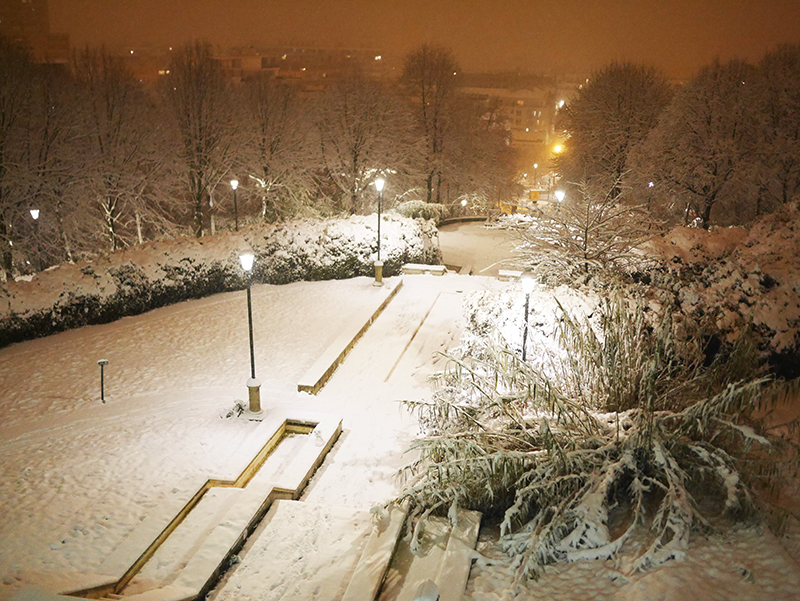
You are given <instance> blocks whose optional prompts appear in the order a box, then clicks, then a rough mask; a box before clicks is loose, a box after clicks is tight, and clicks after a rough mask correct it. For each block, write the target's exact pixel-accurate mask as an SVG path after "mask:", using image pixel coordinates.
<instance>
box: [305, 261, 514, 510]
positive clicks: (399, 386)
mask: <svg viewBox="0 0 800 601" xmlns="http://www.w3.org/2000/svg"><path fill="white" fill-rule="evenodd" d="M498 285H502V284H499V283H497V282H496V281H495V280H491V279H488V278H468V277H465V276H457V275H447V276H443V277H437V276H405V277H404V285H403V288H402V289H401V290H400V292H399V293H398V295H397V297H396V298H395V299H394V300H393V301H392V302H391V303H390V304H389V306H388V307H387V308H386V310H385V311H384V312H383V313H382V314H381V315H380V317H379V318H378V319H377V320H376V321H375V323H374V324H373V325H372V326H371V327H370V329H369V330H368V331H367V333H366V334H365V335H364V337H363V338H362V339H361V340H360V341H359V342H358V343H357V344H356V345H355V347H354V348H353V350H352V351H351V352H350V354H349V355H348V357H347V359H346V360H345V362H344V363H343V364H342V365H341V367H339V369H338V370H337V371H336V373H334V375H333V377H332V378H331V379H330V381H329V382H328V384H327V385H326V386H325V387H324V388H323V389H322V391H321V392H320V393H319V395H318V399H319V401H320V402H322V403H323V404H324V405H325V406H326V407H328V408H330V410H331V411H335V412H336V413H337V415H340V416H341V417H342V419H343V420H344V421H343V427H344V433H343V435H342V437H341V438H340V440H339V442H338V443H337V444H336V446H335V447H334V449H333V451H332V452H331V455H330V456H329V458H328V460H327V461H326V463H325V465H324V466H323V468H322V469H321V470H320V472H319V474H318V476H317V477H316V478H315V479H314V480H312V482H311V484H310V485H309V489H308V491H307V492H306V494H305V495H304V497H303V499H304V500H308V501H313V502H317V503H322V502H325V503H330V504H332V505H342V506H347V507H352V508H354V509H362V510H369V509H370V508H371V507H372V506H374V505H376V504H378V503H382V502H383V501H386V500H389V499H390V498H392V497H393V496H394V495H396V494H397V493H398V492H399V490H400V488H399V485H400V483H399V482H398V481H397V480H396V478H395V475H396V473H397V470H398V469H400V468H401V467H402V466H403V465H405V464H407V463H408V462H409V461H410V459H411V458H410V457H409V456H408V455H405V454H404V453H405V451H406V449H407V448H408V445H409V443H410V442H411V439H412V437H413V436H414V435H415V434H416V432H417V427H416V420H415V418H414V416H413V415H411V414H410V413H409V412H408V411H407V410H406V409H405V408H403V407H402V405H401V403H400V401H402V400H406V399H422V398H425V397H427V396H429V394H430V387H429V384H428V376H429V375H430V374H432V373H434V372H435V371H437V370H438V369H440V368H441V366H442V364H443V361H444V359H443V358H442V357H441V356H440V355H439V354H438V353H440V352H442V351H446V350H447V349H449V348H452V347H454V346H455V345H456V344H457V341H458V336H459V334H460V333H461V328H462V322H463V313H462V310H461V300H462V298H463V293H464V292H465V291H467V290H470V289H477V288H483V287H487V286H498ZM343 483H346V484H345V485H344V486H343Z"/></svg>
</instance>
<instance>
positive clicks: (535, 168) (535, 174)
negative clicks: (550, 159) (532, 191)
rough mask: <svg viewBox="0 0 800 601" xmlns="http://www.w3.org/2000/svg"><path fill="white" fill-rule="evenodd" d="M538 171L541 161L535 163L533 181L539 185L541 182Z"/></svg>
mask: <svg viewBox="0 0 800 601" xmlns="http://www.w3.org/2000/svg"><path fill="white" fill-rule="evenodd" d="M538 171H539V163H534V164H533V183H534V185H538V184H539V175H538Z"/></svg>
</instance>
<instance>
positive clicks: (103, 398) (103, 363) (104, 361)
mask: <svg viewBox="0 0 800 601" xmlns="http://www.w3.org/2000/svg"><path fill="white" fill-rule="evenodd" d="M97 364H98V365H99V366H100V400H101V401H103V403H105V402H106V391H105V378H104V375H105V374H104V373H103V368H104V367H105V366H106V365H108V359H100V361H98V362H97Z"/></svg>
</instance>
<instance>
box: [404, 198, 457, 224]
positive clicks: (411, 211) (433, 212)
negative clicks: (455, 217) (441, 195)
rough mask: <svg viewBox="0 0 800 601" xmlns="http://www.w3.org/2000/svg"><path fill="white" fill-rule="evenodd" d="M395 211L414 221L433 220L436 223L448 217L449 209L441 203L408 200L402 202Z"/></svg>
mask: <svg viewBox="0 0 800 601" xmlns="http://www.w3.org/2000/svg"><path fill="white" fill-rule="evenodd" d="M394 210H395V211H397V212H398V213H400V214H401V215H403V216H404V217H410V218H412V219H425V220H428V219H433V220H434V221H436V222H439V221H441V220H442V219H444V218H445V217H446V216H447V208H446V207H445V206H444V205H442V204H439V203H435V202H425V201H424V200H407V201H406V202H401V203H400V204H398V205H397V206H396V207H395V208H394Z"/></svg>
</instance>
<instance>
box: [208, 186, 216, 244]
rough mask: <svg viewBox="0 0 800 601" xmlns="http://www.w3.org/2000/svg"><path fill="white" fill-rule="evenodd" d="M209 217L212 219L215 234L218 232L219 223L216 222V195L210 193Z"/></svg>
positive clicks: (212, 229)
mask: <svg viewBox="0 0 800 601" xmlns="http://www.w3.org/2000/svg"><path fill="white" fill-rule="evenodd" d="M208 217H209V219H210V220H211V223H210V226H211V235H212V236H213V235H214V234H216V233H217V223H216V219H215V218H214V195H213V194H209V195H208Z"/></svg>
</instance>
